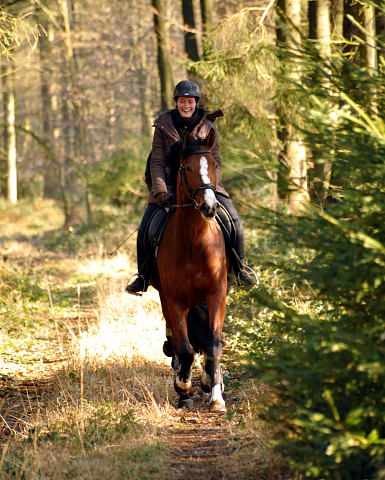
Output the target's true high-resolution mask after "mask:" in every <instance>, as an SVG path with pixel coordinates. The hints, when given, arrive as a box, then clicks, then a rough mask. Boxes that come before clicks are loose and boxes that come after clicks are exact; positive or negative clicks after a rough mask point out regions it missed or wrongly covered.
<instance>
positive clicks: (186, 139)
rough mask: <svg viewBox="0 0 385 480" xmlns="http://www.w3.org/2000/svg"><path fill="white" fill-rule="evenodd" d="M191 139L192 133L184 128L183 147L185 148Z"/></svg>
mask: <svg viewBox="0 0 385 480" xmlns="http://www.w3.org/2000/svg"><path fill="white" fill-rule="evenodd" d="M191 140H192V135H191V133H190V132H189V131H188V130H186V132H185V134H184V137H183V148H186V147H187V145H188V144H189V143H190V142H191Z"/></svg>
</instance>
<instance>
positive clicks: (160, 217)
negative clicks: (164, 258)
mask: <svg viewBox="0 0 385 480" xmlns="http://www.w3.org/2000/svg"><path fill="white" fill-rule="evenodd" d="M172 211H173V209H166V208H163V207H159V208H158V209H157V210H155V212H154V213H153V214H152V216H151V218H150V221H149V222H148V225H147V228H146V233H145V235H144V248H145V250H146V253H147V255H151V257H153V258H155V259H156V256H157V253H158V246H159V244H160V241H161V240H162V237H163V233H164V231H165V229H166V225H167V222H168V219H169V217H170V214H171V212H172Z"/></svg>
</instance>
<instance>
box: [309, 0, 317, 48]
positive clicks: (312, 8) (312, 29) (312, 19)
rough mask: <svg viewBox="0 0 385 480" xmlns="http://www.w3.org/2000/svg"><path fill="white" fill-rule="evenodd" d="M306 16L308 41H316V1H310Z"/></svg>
mask: <svg viewBox="0 0 385 480" xmlns="http://www.w3.org/2000/svg"><path fill="white" fill-rule="evenodd" d="M307 16H308V20H309V39H310V40H316V39H317V1H316V0H310V1H309V8H308V11H307Z"/></svg>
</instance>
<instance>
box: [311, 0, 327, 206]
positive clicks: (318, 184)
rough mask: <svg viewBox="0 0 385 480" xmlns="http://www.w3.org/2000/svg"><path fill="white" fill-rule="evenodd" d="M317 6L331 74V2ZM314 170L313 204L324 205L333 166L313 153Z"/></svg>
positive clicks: (321, 1) (318, 35) (317, 26)
mask: <svg viewBox="0 0 385 480" xmlns="http://www.w3.org/2000/svg"><path fill="white" fill-rule="evenodd" d="M311 3H313V4H315V6H316V11H315V13H316V21H315V22H313V23H315V31H316V41H317V43H318V45H319V53H320V56H321V58H322V59H323V61H324V65H325V67H326V69H327V72H329V73H330V69H329V68H328V64H329V63H330V61H331V54H332V51H331V28H330V27H331V25H330V18H331V16H330V0H318V1H317V2H311ZM323 86H324V88H325V89H327V90H328V89H329V88H330V82H329V81H328V80H326V78H325V79H324V81H323ZM313 162H314V168H313V170H312V171H311V174H312V175H311V178H310V179H309V184H310V193H311V198H312V200H313V202H315V203H316V204H318V205H324V203H325V201H326V198H327V196H328V193H329V185H330V179H331V174H332V166H331V163H330V162H327V161H325V159H324V158H322V157H321V158H317V155H316V154H315V153H314V152H313ZM309 177H310V172H309Z"/></svg>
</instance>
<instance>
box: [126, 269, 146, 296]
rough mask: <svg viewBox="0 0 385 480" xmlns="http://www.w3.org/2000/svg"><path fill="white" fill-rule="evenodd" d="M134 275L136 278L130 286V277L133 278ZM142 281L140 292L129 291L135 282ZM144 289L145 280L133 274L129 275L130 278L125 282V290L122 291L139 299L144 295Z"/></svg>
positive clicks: (141, 276)
mask: <svg viewBox="0 0 385 480" xmlns="http://www.w3.org/2000/svg"><path fill="white" fill-rule="evenodd" d="M135 275H136V276H137V277H138V278H137V279H136V280H134V281H133V282H132V284H131V285H129V282H130V280H131V278H132V277H135ZM140 279H142V280H143V288H142V289H141V290H131V288H129V287H131V286H132V285H133V284H134V283H135V282H136V281H137V280H140ZM145 287H146V280H145V278H144V277H143V275H139V273H134V274H133V275H131V277H130V278H129V279H128V280H127V285H126V288H125V289H124V291H125V292H127V293H130V294H131V295H136V296H137V297H141V296H142V295H143V293H144V289H145Z"/></svg>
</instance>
